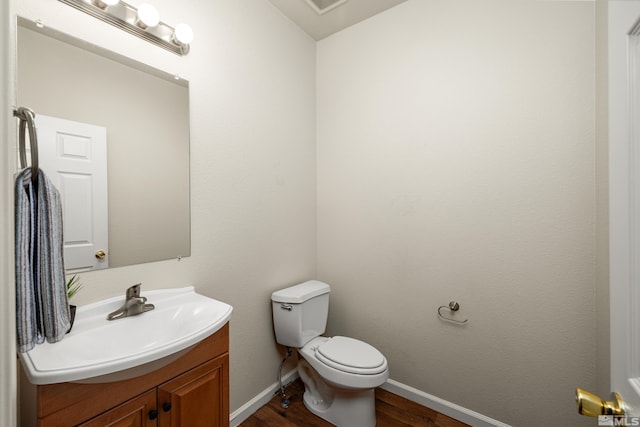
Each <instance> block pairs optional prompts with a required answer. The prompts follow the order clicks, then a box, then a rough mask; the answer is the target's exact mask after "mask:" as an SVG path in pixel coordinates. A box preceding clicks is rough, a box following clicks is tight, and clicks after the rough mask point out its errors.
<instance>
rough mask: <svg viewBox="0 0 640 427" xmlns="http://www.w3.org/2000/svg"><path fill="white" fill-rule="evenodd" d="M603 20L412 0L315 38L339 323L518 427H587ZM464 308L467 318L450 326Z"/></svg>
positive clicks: (582, 7)
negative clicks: (451, 313) (443, 308)
mask: <svg viewBox="0 0 640 427" xmlns="http://www.w3.org/2000/svg"><path fill="white" fill-rule="evenodd" d="M594 13H595V5H594V3H593V2H535V1H534V2H509V1H494V0H483V1H476V0H453V1H423V0H409V1H408V2H406V3H403V4H401V5H399V6H397V7H395V8H393V9H391V10H390V11H388V12H386V13H383V14H380V15H378V16H375V17H374V18H372V19H369V20H367V21H365V22H362V23H360V24H359V25H356V26H354V27H352V28H349V29H347V30H346V31H343V32H341V33H338V34H336V35H334V36H332V37H329V38H327V39H324V40H322V41H320V42H319V43H318V71H317V73H318V74H317V96H318V115H317V117H318V123H317V127H318V131H317V144H318V206H319V208H318V209H319V210H318V259H319V265H318V271H319V277H320V279H324V280H326V281H327V282H329V283H331V284H332V285H333V292H332V300H331V301H332V306H331V312H330V315H329V319H330V332H331V333H335V334H346V335H348V336H354V337H357V338H362V339H365V340H366V341H368V342H370V343H372V344H374V345H375V346H377V347H378V348H380V349H381V351H382V352H383V353H384V354H385V355H386V356H387V358H388V360H389V365H390V369H391V378H393V379H394V380H397V381H400V382H402V383H405V384H408V385H410V386H413V387H415V388H417V389H419V390H422V391H425V392H427V393H430V394H432V395H435V396H438V397H440V398H443V399H446V400H448V401H450V402H454V403H457V404H459V405H462V406H463V407H465V408H468V409H472V410H474V411H477V412H479V413H482V414H485V415H488V416H490V417H492V418H495V419H497V420H500V421H503V422H506V423H509V424H512V425H516V426H541V425H563V426H570V425H571V426H574V425H575V426H577V425H585V426H589V425H593V420H592V419H587V418H581V417H580V416H579V415H578V414H577V412H576V409H575V402H574V391H575V387H576V386H583V387H585V388H589V387H595V358H596V353H595V342H596V333H595V284H596V245H595V241H596V235H595V230H596V201H595V123H594V115H595V80H594V75H595V56H594V37H595V33H594V19H595V15H594ZM451 300H458V301H459V302H460V304H461V307H462V308H461V310H460V312H458V314H457V316H460V317H468V318H469V323H468V324H467V325H465V326H462V327H460V326H457V325H453V324H450V323H444V322H442V321H440V320H439V319H438V317H437V316H436V309H437V308H438V306H440V305H447V304H448V303H449V301H451ZM550 420H552V421H550Z"/></svg>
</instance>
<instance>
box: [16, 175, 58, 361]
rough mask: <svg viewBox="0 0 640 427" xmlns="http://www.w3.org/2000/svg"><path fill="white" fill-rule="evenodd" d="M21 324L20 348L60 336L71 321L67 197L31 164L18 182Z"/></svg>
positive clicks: (18, 308)
mask: <svg viewBox="0 0 640 427" xmlns="http://www.w3.org/2000/svg"><path fill="white" fill-rule="evenodd" d="M15 213H16V218H15V234H16V236H15V243H16V253H15V257H16V258H15V264H16V328H17V339H18V342H17V345H18V351H20V352H25V351H29V350H31V349H32V348H33V347H34V346H35V345H36V344H40V343H42V342H44V340H45V339H46V340H47V341H48V342H51V343H54V342H58V341H60V340H61V339H62V338H63V337H64V336H65V334H66V332H67V330H68V329H69V327H70V321H69V318H70V315H69V302H68V300H67V289H66V283H65V278H64V258H63V239H62V203H61V199H60V193H59V192H58V190H57V189H56V188H55V186H54V185H53V184H52V183H51V181H49V179H48V178H47V177H46V175H45V174H44V172H42V171H39V172H38V185H37V186H34V185H33V182H32V180H31V168H27V169H24V170H22V171H20V172H19V173H18V174H17V175H16V185H15Z"/></svg>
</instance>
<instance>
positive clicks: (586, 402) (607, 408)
mask: <svg viewBox="0 0 640 427" xmlns="http://www.w3.org/2000/svg"><path fill="white" fill-rule="evenodd" d="M576 404H577V405H578V413H579V414H580V415H586V416H587V417H597V416H598V415H624V402H623V401H622V397H620V395H619V394H618V393H611V400H610V401H606V402H605V401H604V400H602V399H600V397H598V396H596V395H595V394H593V393H590V392H588V391H586V390H583V389H581V388H580V387H578V388H577V389H576Z"/></svg>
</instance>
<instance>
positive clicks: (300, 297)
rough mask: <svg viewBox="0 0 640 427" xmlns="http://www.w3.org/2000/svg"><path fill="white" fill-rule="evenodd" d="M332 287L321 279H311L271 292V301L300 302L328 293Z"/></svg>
mask: <svg viewBox="0 0 640 427" xmlns="http://www.w3.org/2000/svg"><path fill="white" fill-rule="evenodd" d="M329 292H331V288H330V287H329V285H328V284H326V283H324V282H321V281H319V280H309V281H307V282H304V283H300V284H299V285H295V286H291V287H288V288H285V289H281V290H279V291H275V292H274V293H272V294H271V301H275V302H287V303H291V304H300V303H303V302H305V301H307V300H309V299H311V298H313V297H317V296H318V295H323V294H328V293H329Z"/></svg>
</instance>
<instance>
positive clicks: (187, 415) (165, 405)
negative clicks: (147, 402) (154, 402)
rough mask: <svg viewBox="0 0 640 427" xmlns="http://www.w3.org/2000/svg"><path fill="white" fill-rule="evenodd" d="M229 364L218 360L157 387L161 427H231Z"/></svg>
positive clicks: (224, 358) (221, 358)
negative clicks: (229, 426)
mask: <svg viewBox="0 0 640 427" xmlns="http://www.w3.org/2000/svg"><path fill="white" fill-rule="evenodd" d="M228 362H229V356H228V355H224V356H221V357H218V358H217V359H214V360H211V361H209V362H207V363H204V364H202V365H200V366H198V367H196V368H194V369H192V370H191V371H189V372H186V373H184V374H182V375H180V376H179V377H177V378H175V379H174V380H171V381H169V382H167V383H165V384H163V385H161V386H160V387H158V411H159V412H160V417H159V427H222V426H228V425H229V401H228V392H229V390H228V389H229V366H228V365H229V363H228Z"/></svg>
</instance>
